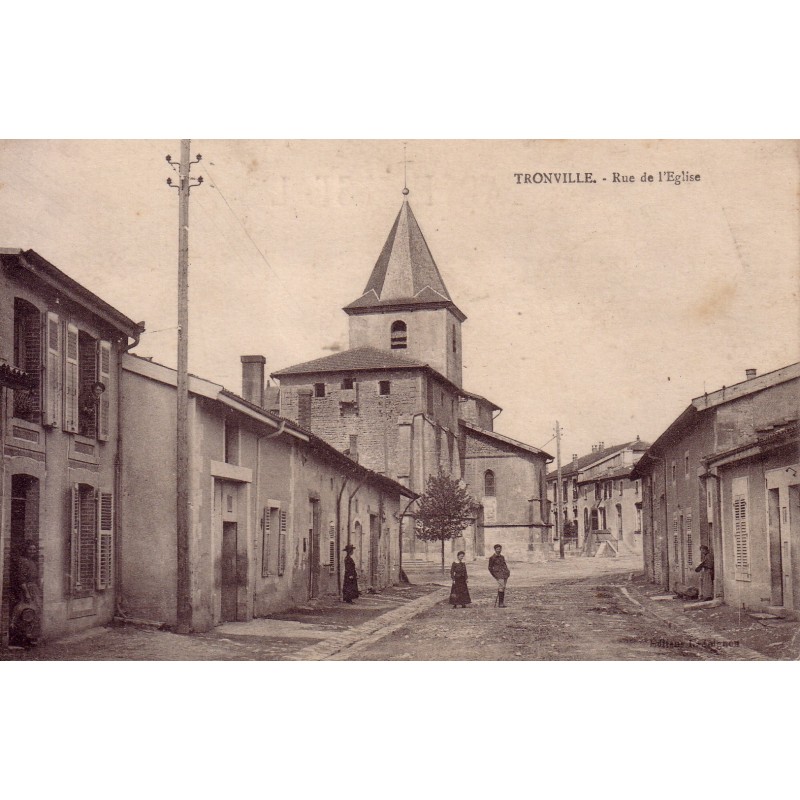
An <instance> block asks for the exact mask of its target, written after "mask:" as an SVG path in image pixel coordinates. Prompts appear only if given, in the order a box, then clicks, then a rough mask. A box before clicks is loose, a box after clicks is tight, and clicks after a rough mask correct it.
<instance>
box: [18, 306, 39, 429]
mask: <svg viewBox="0 0 800 800" xmlns="http://www.w3.org/2000/svg"><path fill="white" fill-rule="evenodd" d="M14 363H15V366H17V367H19V368H20V369H21V370H24V371H25V372H27V373H28V374H29V375H31V376H33V377H34V378H35V379H36V386H35V387H34V388H33V389H15V390H14V416H15V417H18V418H19V419H25V420H28V421H29V422H38V421H39V419H40V416H39V415H40V411H41V400H42V398H41V383H40V382H41V367H42V315H41V314H40V313H39V309H38V308H36V306H34V305H32V304H31V303H29V302H28V301H27V300H23V299H22V298H19V297H18V298H16V299H15V300H14Z"/></svg>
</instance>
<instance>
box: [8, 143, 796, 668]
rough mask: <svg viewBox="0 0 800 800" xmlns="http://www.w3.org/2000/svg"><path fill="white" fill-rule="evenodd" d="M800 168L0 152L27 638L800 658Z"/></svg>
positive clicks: (341, 152)
mask: <svg viewBox="0 0 800 800" xmlns="http://www.w3.org/2000/svg"><path fill="white" fill-rule="evenodd" d="M799 172H800V166H799V162H798V144H797V143H796V142H794V141H785V140H764V141H737V140H726V141H706V140H691V141H690V140H686V141H679V140H668V141H660V140H647V141H628V140H619V141H614V140H609V141H590V140H564V141H551V140H530V141H522V140H508V141H501V140H496V141H487V140H474V141H473V140H407V141H401V140H374V141H373V140H363V141H359V140H285V141H284V140H281V141H278V140H191V141H178V140H172V141H153V140H130V141H118V140H115V141H110V140H103V141H95V140H83V141H75V140H69V141H68V140H46V141H45V140H18V141H12V140H5V141H2V142H0V263H1V265H2V270H1V271H0V280H2V290H0V308H1V309H2V313H1V314H0V324H1V327H0V387H2V388H0V391H1V392H2V395H1V397H0V409H1V410H2V414H1V415H0V421H1V422H2V429H1V431H0V435H1V437H2V441H0V447H2V461H1V462H0V463H1V469H2V472H1V473H0V479H1V481H0V486H1V487H2V501H1V502H2V505H0V577H1V578H2V605H1V606H0V659H2V660H8V661H30V660H35V661H76V660H77V661H108V660H113V661H117V660H118V661H125V660H148V661H232V660H233V661H321V660H345V661H740V660H746V661H762V660H796V659H797V658H798V657H800V635H798V633H800V456H799V454H798V445H799V444H800V434H799V433H798V422H799V419H798V411H799V409H798V398H799V397H800V391H799V390H800V361H798V359H799V358H800V356H799V355H798V349H799V348H798V345H799V344H800V342H799V341H798V310H799V308H798V266H799V264H800V252H799V249H800V245H799V244H798V243H799V242H800V235H799V234H800V230H799V229H798V228H799V225H800V223H799V222H798V220H800V216H798V188H797V187H798V177H800V176H799V174H798V173H799Z"/></svg>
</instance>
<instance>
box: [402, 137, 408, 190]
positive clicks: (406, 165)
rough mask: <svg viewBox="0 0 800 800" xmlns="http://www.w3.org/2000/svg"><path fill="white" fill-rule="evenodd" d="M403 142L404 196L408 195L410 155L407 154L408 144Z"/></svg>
mask: <svg viewBox="0 0 800 800" xmlns="http://www.w3.org/2000/svg"><path fill="white" fill-rule="evenodd" d="M407 144H408V142H403V197H408V157H407V156H406V145H407Z"/></svg>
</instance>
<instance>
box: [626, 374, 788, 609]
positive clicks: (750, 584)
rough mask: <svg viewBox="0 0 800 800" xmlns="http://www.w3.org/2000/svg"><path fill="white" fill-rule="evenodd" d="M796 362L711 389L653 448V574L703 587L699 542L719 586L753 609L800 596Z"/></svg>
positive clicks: (649, 497) (648, 492) (646, 483)
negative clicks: (709, 556) (708, 552)
mask: <svg viewBox="0 0 800 800" xmlns="http://www.w3.org/2000/svg"><path fill="white" fill-rule="evenodd" d="M799 403H800V363H798V364H792V365H790V366H787V367H783V368H781V369H778V370H775V371H773V372H770V373H767V374H764V375H760V376H757V375H756V371H755V370H747V379H746V380H745V381H742V382H741V383H737V384H735V385H733V386H724V387H723V388H722V389H720V390H718V391H716V392H711V393H706V394H703V395H701V396H700V397H696V398H694V399H693V400H692V402H691V403H690V405H689V406H688V407H687V408H686V409H685V410H684V412H683V413H682V414H681V415H680V416H679V417H678V418H677V419H676V420H675V421H674V422H673V423H672V424H671V425H670V426H669V427H668V428H667V429H666V431H664V433H662V434H661V436H659V438H658V439H656V441H655V442H654V443H653V444H652V445H651V446H650V447H649V448H648V450H647V451H646V452H645V454H644V455H643V456H642V458H641V460H640V461H639V463H638V464H637V465H636V467H635V468H634V470H633V472H632V474H631V478H632V479H634V480H637V479H638V480H641V481H642V492H643V497H642V499H643V507H642V524H643V540H644V541H643V546H644V564H645V571H646V574H647V577H648V578H649V579H650V580H651V581H653V582H655V583H659V584H661V585H663V586H664V587H665V588H667V589H675V588H676V587H698V585H699V576H698V575H697V573H696V572H695V569H696V566H697V564H698V563H699V558H700V555H699V548H700V545H707V546H709V547H710V548H711V550H712V551H713V554H714V559H715V583H714V594H715V596H716V597H721V598H724V600H725V602H726V603H729V604H735V605H736V606H737V607H746V608H751V609H766V608H770V607H772V608H780V609H783V610H784V611H788V612H796V611H797V610H798V608H800V605H799V604H798V599H799V598H800V584H799V583H798V581H800V563H798V559H799V558H800V539H799V538H798V537H799V536H800V534H799V533H798V529H799V527H800V522H799V521H798V520H800V509H799V508H798V495H799V492H800V489H799V488H798V487H799V485H800V481H799V480H798V473H800V465H799V464H798V462H799V461H800V458H799V457H798V427H797V423H798V417H799V416H800V414H798V411H799V410H800V409H798V405H799Z"/></svg>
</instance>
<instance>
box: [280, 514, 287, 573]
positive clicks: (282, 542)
mask: <svg viewBox="0 0 800 800" xmlns="http://www.w3.org/2000/svg"><path fill="white" fill-rule="evenodd" d="M280 513H281V531H280V533H279V534H278V575H283V573H284V572H286V512H285V511H281V512H280Z"/></svg>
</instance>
